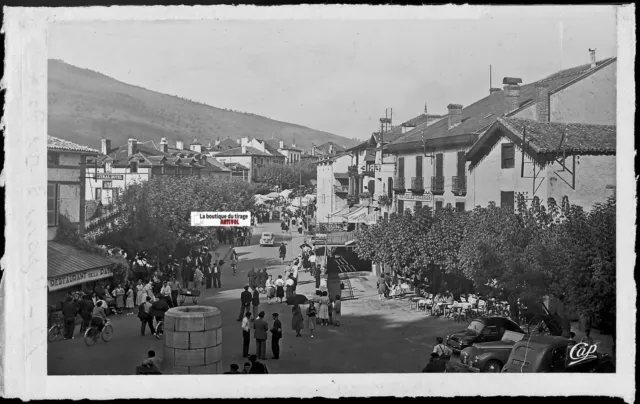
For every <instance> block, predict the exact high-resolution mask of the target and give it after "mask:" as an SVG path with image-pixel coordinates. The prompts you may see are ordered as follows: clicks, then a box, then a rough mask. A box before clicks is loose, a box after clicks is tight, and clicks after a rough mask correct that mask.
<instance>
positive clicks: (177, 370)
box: [162, 306, 223, 375]
mask: <svg viewBox="0 0 640 404" xmlns="http://www.w3.org/2000/svg"><path fill="white" fill-rule="evenodd" d="M162 366H163V371H164V373H166V374H192V375H198V374H219V373H222V372H223V370H222V317H221V313H220V310H218V309H217V308H215V307H210V306H183V307H174V308H172V309H169V311H167V312H166V313H165V315H164V347H163V356H162Z"/></svg>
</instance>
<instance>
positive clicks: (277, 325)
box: [271, 313, 282, 359]
mask: <svg viewBox="0 0 640 404" xmlns="http://www.w3.org/2000/svg"><path fill="white" fill-rule="evenodd" d="M278 317H279V315H278V313H273V327H271V353H273V358H272V359H280V338H282V323H281V322H280V320H279V319H278Z"/></svg>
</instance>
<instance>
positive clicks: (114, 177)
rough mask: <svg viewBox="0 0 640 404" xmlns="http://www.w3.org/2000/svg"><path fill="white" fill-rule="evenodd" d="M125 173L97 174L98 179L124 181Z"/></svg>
mask: <svg viewBox="0 0 640 404" xmlns="http://www.w3.org/2000/svg"><path fill="white" fill-rule="evenodd" d="M123 179H124V175H122V174H96V180H119V181H122V180H123Z"/></svg>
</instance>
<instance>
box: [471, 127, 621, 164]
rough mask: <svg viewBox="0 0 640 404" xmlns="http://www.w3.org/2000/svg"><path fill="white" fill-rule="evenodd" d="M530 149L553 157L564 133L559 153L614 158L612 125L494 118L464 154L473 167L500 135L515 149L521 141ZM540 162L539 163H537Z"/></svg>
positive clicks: (540, 154) (614, 134) (614, 131)
mask: <svg viewBox="0 0 640 404" xmlns="http://www.w3.org/2000/svg"><path fill="white" fill-rule="evenodd" d="M525 128H526V136H525V140H526V143H527V146H528V147H529V148H530V150H531V151H532V152H533V153H535V154H537V155H538V156H542V155H545V154H547V155H549V154H551V155H554V156H555V154H556V153H557V152H558V148H559V146H560V140H561V139H562V134H563V133H565V132H566V136H565V138H564V141H563V143H562V144H563V146H562V147H561V148H560V153H562V150H564V152H565V153H569V154H571V155H615V154H616V127H615V126H614V125H589V124H581V123H568V124H567V123H562V122H540V121H535V120H531V119H521V118H503V117H501V118H498V119H497V121H496V122H495V123H494V124H493V125H492V126H491V128H489V130H488V131H487V133H486V134H485V135H483V136H482V138H480V139H479V140H478V141H477V142H476V143H475V144H474V145H473V147H472V148H471V149H470V150H469V152H468V153H467V154H466V158H467V160H468V161H470V162H471V165H472V167H474V166H476V165H477V164H478V163H479V162H480V161H481V160H482V159H483V158H484V157H485V156H486V155H487V154H488V153H489V152H490V151H491V149H492V148H493V145H495V144H496V143H497V142H498V140H499V139H500V137H501V136H502V135H506V136H507V137H509V138H510V139H511V140H512V141H513V142H514V143H516V144H517V145H518V146H519V147H522V138H523V135H524V134H525ZM540 162H541V163H542V162H543V161H540Z"/></svg>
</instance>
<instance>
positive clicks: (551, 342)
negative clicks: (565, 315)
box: [502, 335, 616, 373]
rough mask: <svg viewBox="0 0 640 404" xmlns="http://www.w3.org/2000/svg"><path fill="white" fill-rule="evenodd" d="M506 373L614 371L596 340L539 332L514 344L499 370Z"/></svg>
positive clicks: (613, 365)
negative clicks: (578, 339) (583, 340)
mask: <svg viewBox="0 0 640 404" xmlns="http://www.w3.org/2000/svg"><path fill="white" fill-rule="evenodd" d="M502 371H503V372H509V373H548V372H561V373H615V371H616V370H615V364H614V363H613V360H612V358H611V357H610V356H609V355H608V354H606V353H601V352H598V343H596V344H588V343H586V342H576V341H573V340H571V339H568V338H565V337H557V336H549V335H540V336H532V337H530V338H529V337H527V338H524V339H522V340H521V341H518V342H516V343H515V344H514V346H513V349H512V350H511V354H510V355H509V358H508V359H507V363H506V364H505V366H504V368H503V369H502Z"/></svg>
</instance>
